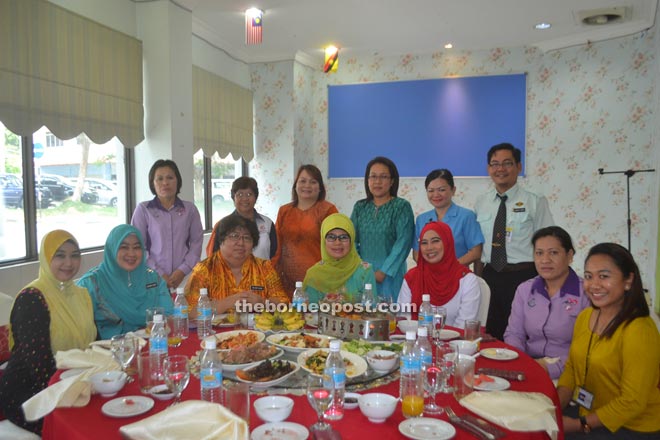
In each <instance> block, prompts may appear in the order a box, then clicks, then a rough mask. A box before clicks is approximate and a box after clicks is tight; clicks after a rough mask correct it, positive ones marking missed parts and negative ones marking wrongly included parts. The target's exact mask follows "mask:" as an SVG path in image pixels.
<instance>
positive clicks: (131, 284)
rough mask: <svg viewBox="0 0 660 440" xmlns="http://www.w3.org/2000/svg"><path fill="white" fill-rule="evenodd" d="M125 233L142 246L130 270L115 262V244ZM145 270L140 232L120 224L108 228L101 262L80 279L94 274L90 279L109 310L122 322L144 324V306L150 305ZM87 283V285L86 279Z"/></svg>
mask: <svg viewBox="0 0 660 440" xmlns="http://www.w3.org/2000/svg"><path fill="white" fill-rule="evenodd" d="M129 235H135V236H136V237H137V238H138V241H139V242H140V247H141V248H142V260H141V261H140V264H139V265H138V266H137V267H136V268H135V269H134V270H132V271H131V272H128V271H127V270H125V269H123V268H122V267H120V266H119V263H117V253H118V252H119V247H120V246H121V243H122V242H123V241H124V239H125V238H126V237H128V236H129ZM149 270H150V269H149V267H148V266H147V251H146V249H145V247H144V240H143V239H142V234H141V233H140V231H139V230H138V229H137V228H135V227H134V226H131V225H124V224H122V225H119V226H116V227H115V228H114V229H113V230H112V231H110V234H109V235H108V238H107V239H106V241H105V248H104V252H103V261H102V262H101V264H100V265H98V266H97V267H96V268H94V269H92V270H90V271H89V272H87V273H86V274H85V275H84V276H83V277H82V278H81V280H80V281H81V282H82V281H85V280H86V278H90V277H95V280H94V279H92V280H91V281H92V284H94V281H95V284H96V286H97V288H98V290H97V292H98V294H99V295H100V296H102V297H103V300H104V301H105V303H106V304H107V305H108V307H109V308H110V310H112V311H113V312H114V313H115V314H117V315H118V316H119V317H120V318H121V319H122V320H123V321H125V322H126V323H128V324H132V325H135V326H138V327H139V326H142V325H144V313H145V312H144V311H145V310H146V308H147V307H152V306H153V305H154V304H153V295H150V294H148V293H147V272H148V271H149ZM87 283H88V284H87V285H90V283H89V281H87ZM152 290H153V289H152Z"/></svg>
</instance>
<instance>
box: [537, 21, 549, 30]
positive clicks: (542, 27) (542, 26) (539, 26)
mask: <svg viewBox="0 0 660 440" xmlns="http://www.w3.org/2000/svg"><path fill="white" fill-rule="evenodd" d="M551 27H552V25H551V24H550V23H545V22H542V23H536V24H535V25H534V29H538V30H539V31H543V30H546V29H550V28H551Z"/></svg>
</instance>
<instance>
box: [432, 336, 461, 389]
mask: <svg viewBox="0 0 660 440" xmlns="http://www.w3.org/2000/svg"><path fill="white" fill-rule="evenodd" d="M457 356H458V351H457V349H456V348H454V347H453V346H452V345H451V344H449V342H445V341H441V342H440V343H439V344H438V345H436V357H435V359H436V360H435V365H436V366H437V367H438V368H440V382H441V383H440V389H439V391H440V392H441V393H452V392H453V391H454V389H453V388H452V387H451V386H450V385H449V377H450V376H451V375H452V374H453V372H454V363H455V361H456V358H457Z"/></svg>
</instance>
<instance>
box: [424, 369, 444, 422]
mask: <svg viewBox="0 0 660 440" xmlns="http://www.w3.org/2000/svg"><path fill="white" fill-rule="evenodd" d="M422 373H423V375H424V389H425V390H426V391H427V392H428V393H429V403H427V404H426V405H424V413H425V414H442V407H440V406H438V405H437V404H436V403H435V395H436V394H438V392H439V391H440V389H441V387H442V385H443V380H442V379H443V377H444V376H443V373H442V369H441V368H440V367H438V366H437V365H433V364H427V365H424V366H423V367H422Z"/></svg>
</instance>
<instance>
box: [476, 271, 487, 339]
mask: <svg viewBox="0 0 660 440" xmlns="http://www.w3.org/2000/svg"><path fill="white" fill-rule="evenodd" d="M477 278H478V280H479V291H480V292H481V299H480V301H479V313H478V314H477V318H478V319H479V321H481V326H482V327H485V326H486V321H488V308H489V307H490V287H488V284H487V283H486V281H485V280H484V279H483V278H481V277H479V276H478V277H477Z"/></svg>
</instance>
